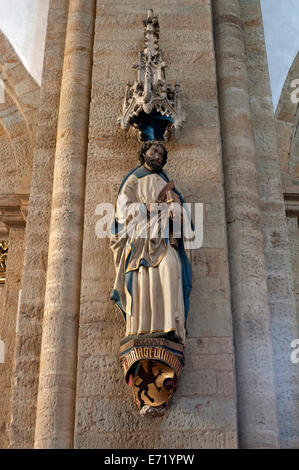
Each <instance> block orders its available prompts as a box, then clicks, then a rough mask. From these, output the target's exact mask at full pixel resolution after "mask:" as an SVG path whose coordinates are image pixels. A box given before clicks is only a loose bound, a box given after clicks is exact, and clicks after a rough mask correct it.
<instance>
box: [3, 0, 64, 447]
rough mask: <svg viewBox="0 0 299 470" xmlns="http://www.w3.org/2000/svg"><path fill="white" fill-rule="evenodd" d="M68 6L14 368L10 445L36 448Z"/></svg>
mask: <svg viewBox="0 0 299 470" xmlns="http://www.w3.org/2000/svg"><path fill="white" fill-rule="evenodd" d="M67 12H68V0H63V1H62V0H51V2H50V10H49V18H48V30H47V37H46V48H45V57H44V72H43V80H42V91H41V101H40V103H41V105H40V109H39V125H38V131H37V138H36V148H35V154H34V160H33V175H32V185H31V195H30V203H29V213H28V218H27V228H26V249H25V258H24V282H23V289H22V296H21V299H20V311H19V334H18V338H17V347H16V358H15V369H14V372H13V380H14V384H15V385H14V388H13V393H12V415H11V426H10V447H12V448H32V447H33V444H34V431H35V416H36V400H37V387H38V376H39V363H40V342H41V334H42V319H43V310H44V297H45V282H46V272H47V260H48V244H49V225H50V217H51V199H52V188H53V168H54V155H55V148H56V134H57V118H58V110H59V101H60V87H61V74H62V65H63V59H64V45H65V31H66V22H67Z"/></svg>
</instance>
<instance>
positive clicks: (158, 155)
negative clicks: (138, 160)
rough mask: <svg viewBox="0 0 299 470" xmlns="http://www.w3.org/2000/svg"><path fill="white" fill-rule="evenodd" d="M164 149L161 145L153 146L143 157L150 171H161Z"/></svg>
mask: <svg viewBox="0 0 299 470" xmlns="http://www.w3.org/2000/svg"><path fill="white" fill-rule="evenodd" d="M163 155H164V149H163V147H162V146H161V145H158V144H153V145H152V146H151V147H150V148H149V149H148V150H147V151H146V152H145V155H144V160H145V163H146V165H147V166H148V167H149V168H150V169H151V170H152V171H161V170H162V168H163Z"/></svg>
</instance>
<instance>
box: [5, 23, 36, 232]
mask: <svg viewBox="0 0 299 470" xmlns="http://www.w3.org/2000/svg"><path fill="white" fill-rule="evenodd" d="M0 80H1V85H2V89H4V90H3V93H2V99H1V102H0V148H1V152H0V225H1V223H2V227H3V223H4V225H6V226H7V228H8V229H9V226H10V223H17V224H21V225H22V224H24V223H25V217H26V213H27V205H28V200H29V194H30V185H31V174H32V164H33V154H34V148H35V135H36V130H37V125H38V108H39V96H40V86H39V85H38V83H37V82H36V81H35V80H34V79H33V77H32V76H31V75H30V73H29V72H28V71H27V70H26V68H25V67H24V65H23V64H22V62H21V60H20V59H19V57H18V55H17V53H16V52H15V50H14V48H13V47H12V45H11V44H10V42H9V41H8V39H7V38H6V36H5V35H4V34H3V33H2V32H0ZM17 213H18V216H17V217H15V216H16V214H17Z"/></svg>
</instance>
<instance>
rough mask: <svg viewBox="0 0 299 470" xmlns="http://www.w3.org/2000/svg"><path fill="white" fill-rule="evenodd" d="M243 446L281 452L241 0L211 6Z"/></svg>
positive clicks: (241, 441) (240, 426)
mask: <svg viewBox="0 0 299 470" xmlns="http://www.w3.org/2000/svg"><path fill="white" fill-rule="evenodd" d="M213 15H214V34H215V49H216V62H217V79H218V92H219V108H220V118H221V132H222V147H223V167H224V179H225V195H226V212H227V226H228V250H229V264H230V279H231V291H232V309H233V327H234V344H235V353H236V355H235V357H236V380H237V393H238V400H237V401H238V421H239V443H240V447H241V448H258V447H264V448H275V447H278V446H279V439H278V425H277V410H276V397H275V387H274V371H273V358H272V344H271V333H270V317H269V306H268V291H267V276H266V269H265V258H264V237H263V232H262V227H261V212H260V199H259V192H258V183H257V182H258V177H257V169H256V151H255V144H254V136H253V126H252V117H251V110H250V102H249V89H248V71H247V64H246V55H245V47H244V38H243V31H242V22H241V15H240V1H239V0H225V1H223V0H214V2H213Z"/></svg>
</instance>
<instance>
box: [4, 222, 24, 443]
mask: <svg viewBox="0 0 299 470" xmlns="http://www.w3.org/2000/svg"><path fill="white" fill-rule="evenodd" d="M24 235H25V230H24V229H23V228H19V229H18V228H11V229H10V232H9V252H8V258H7V268H6V281H5V284H4V285H2V286H1V290H0V339H1V340H2V341H3V342H4V345H5V362H4V363H3V364H0V376H1V380H0V396H1V405H0V449H3V448H7V447H8V445H9V436H8V430H9V424H10V417H11V391H12V385H13V378H12V371H13V363H14V354H15V341H16V334H17V333H18V328H17V308H18V302H19V293H20V290H21V289H22V274H23V256H24ZM16 330H17V331H16Z"/></svg>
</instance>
